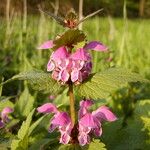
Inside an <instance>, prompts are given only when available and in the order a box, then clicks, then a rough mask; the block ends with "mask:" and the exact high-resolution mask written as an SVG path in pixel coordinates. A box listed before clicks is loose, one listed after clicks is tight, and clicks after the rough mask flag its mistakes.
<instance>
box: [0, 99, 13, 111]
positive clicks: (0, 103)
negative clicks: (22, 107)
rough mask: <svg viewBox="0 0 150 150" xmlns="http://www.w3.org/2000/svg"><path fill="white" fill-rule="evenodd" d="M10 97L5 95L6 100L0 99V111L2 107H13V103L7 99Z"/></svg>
mask: <svg viewBox="0 0 150 150" xmlns="http://www.w3.org/2000/svg"><path fill="white" fill-rule="evenodd" d="M10 98H12V97H7V98H5V99H6V100H2V101H0V112H1V111H2V109H3V108H5V107H11V108H13V107H14V104H13V103H12V102H11V101H9V100H8V99H10Z"/></svg>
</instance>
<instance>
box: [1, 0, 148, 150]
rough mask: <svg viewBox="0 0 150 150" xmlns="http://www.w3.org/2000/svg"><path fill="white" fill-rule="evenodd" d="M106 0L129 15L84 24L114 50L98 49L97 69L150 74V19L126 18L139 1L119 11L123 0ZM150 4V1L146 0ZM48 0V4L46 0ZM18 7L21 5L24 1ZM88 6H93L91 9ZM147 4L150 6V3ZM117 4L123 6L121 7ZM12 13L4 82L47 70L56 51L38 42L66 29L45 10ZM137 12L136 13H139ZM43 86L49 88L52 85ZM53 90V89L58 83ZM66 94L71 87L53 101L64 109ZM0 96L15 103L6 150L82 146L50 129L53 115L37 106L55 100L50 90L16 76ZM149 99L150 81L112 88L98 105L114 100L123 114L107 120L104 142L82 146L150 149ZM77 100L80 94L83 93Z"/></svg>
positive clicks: (5, 22)
mask: <svg viewBox="0 0 150 150" xmlns="http://www.w3.org/2000/svg"><path fill="white" fill-rule="evenodd" d="M92 2H93V3H92V4H91V1H88V0H87V1H85V4H84V7H85V13H86V14H87V13H88V12H89V10H90V11H93V10H95V9H97V8H96V7H98V5H97V4H98V3H99V1H97V0H95V1H92ZM16 3H17V1H16ZM35 3H36V1H30V2H28V5H29V8H30V7H32V6H33V5H35ZM74 3H77V2H76V1H75V2H74ZM101 3H102V4H103V5H102V6H107V8H108V7H110V12H111V13H110V14H113V15H115V16H119V15H120V14H123V16H124V18H112V17H110V16H107V15H105V17H100V18H99V17H95V18H92V19H90V20H88V21H86V22H85V23H84V24H83V31H84V32H85V33H86V34H87V36H88V40H99V41H101V42H102V43H104V44H105V45H107V46H108V47H109V49H110V52H109V53H103V54H102V53H98V52H95V53H93V63H94V68H93V72H98V71H103V70H105V69H107V68H109V67H112V66H116V67H122V68H126V69H131V70H132V71H134V72H138V73H140V74H142V75H143V76H144V77H145V78H149V79H150V61H149V60H150V51H149V48H150V42H149V39H150V34H149V33H150V28H149V24H150V20H149V19H136V20H131V19H128V18H127V17H126V13H125V12H126V11H125V10H128V9H129V7H131V8H132V9H131V10H132V11H133V10H134V9H135V6H136V4H137V2H136V1H132V3H134V4H133V5H131V4H130V3H131V1H127V7H125V8H127V9H125V8H124V13H119V12H123V6H124V5H123V2H122V1H121V2H120V3H118V5H120V7H117V6H116V5H115V4H116V3H114V1H105V2H104V1H101ZM146 3H149V2H148V1H146ZM42 5H45V7H46V4H42ZM60 5H62V3H60ZM72 5H75V4H72ZM93 5H94V6H93ZM4 6H5V5H4ZM12 6H13V4H12ZM15 6H16V7H19V2H18V4H17V5H16V4H15ZM87 6H89V7H91V8H90V9H89V10H87V8H88V7H87ZM92 6H93V7H92ZM147 6H149V5H148V4H147V5H146V7H147ZM114 7H115V8H114ZM4 8H5V7H4ZM116 8H118V9H119V10H118V11H116ZM60 9H62V10H63V9H64V8H63V7H60ZM76 9H77V8H76ZM135 10H138V9H137V8H136V9H135ZM145 11H146V9H145ZM133 12H134V11H133ZM137 12H138V11H137ZM9 13H10V15H9V17H8V18H5V17H3V18H1V24H0V53H1V54H0V79H1V81H3V80H7V79H9V78H11V77H12V76H13V75H15V74H18V73H20V72H23V71H28V70H31V69H33V68H36V69H41V70H43V71H45V70H46V64H47V61H48V59H49V56H50V51H44V50H43V51H39V50H37V47H38V46H39V45H40V44H41V43H42V42H43V41H45V40H48V39H52V38H54V37H56V36H57V34H60V33H62V32H64V29H63V28H62V27H60V26H59V25H56V23H55V22H54V21H52V20H51V19H49V17H47V16H45V15H43V14H42V13H39V15H38V16H35V15H33V14H30V15H28V16H27V18H26V15H25V13H23V14H24V15H21V14H20V13H18V12H17V11H16V12H15V13H13V11H12V10H11V11H10V12H9ZM115 13H118V14H115ZM127 13H130V11H127ZM137 14H138V13H137ZM131 16H132V15H131ZM133 16H136V13H135V12H134V13H133ZM26 19H27V20H26ZM38 75H39V74H37V78H38ZM49 82H51V81H49ZM33 83H34V81H33ZM112 84H113V83H112ZM43 87H44V88H47V87H48V86H43ZM43 87H41V89H42V88H43ZM56 87H57V85H56ZM47 89H48V88H47ZM55 89H57V88H55ZM55 89H54V90H55ZM48 90H53V88H50V89H48ZM52 93H53V91H52ZM66 93H67V91H66V90H65V91H63V94H61V95H59V94H58V95H55V96H56V98H55V99H54V100H53V103H55V104H57V105H58V106H59V107H60V108H61V109H62V110H68V108H69V102H68V96H67V94H66ZM0 96H1V97H0V111H1V110H2V109H3V108H4V107H5V106H11V107H14V108H15V112H14V113H13V116H12V118H13V119H12V121H11V122H10V123H9V124H8V125H7V128H6V130H1V131H0V148H1V149H4V150H5V149H7V147H11V148H12V149H17V148H21V149H29V150H34V149H59V150H63V149H80V148H79V147H78V146H75V147H73V148H72V147H70V145H67V146H61V147H58V146H60V145H59V143H58V141H56V140H54V139H55V138H56V136H57V135H58V133H54V134H50V133H48V132H47V129H48V125H49V119H50V118H51V115H46V116H44V117H41V116H40V114H38V113H37V112H36V111H35V110H33V109H34V108H36V107H38V106H39V105H41V104H43V103H44V102H52V100H51V99H49V93H47V92H45V93H42V92H35V91H33V90H32V89H31V86H30V85H28V84H27V83H26V81H17V80H14V81H13V82H10V83H8V84H6V85H4V86H3V87H1V88H0ZM149 98H150V85H149V84H146V83H142V84H140V83H134V84H133V83H132V84H126V86H125V87H124V88H120V89H118V90H117V91H114V92H112V93H111V95H107V96H106V98H105V99H99V100H96V101H95V102H96V104H95V106H94V107H95V108H96V107H98V106H99V105H103V104H105V105H108V106H109V107H111V109H112V111H113V112H115V113H116V114H117V116H118V118H119V119H118V120H117V121H116V122H113V123H105V124H104V125H103V128H104V129H103V135H102V137H100V141H101V143H99V142H98V141H99V139H97V140H95V141H93V142H92V143H91V145H90V146H89V147H82V148H81V149H90V150H94V149H95V145H98V144H99V147H101V149H108V150H135V149H141V150H148V149H149V148H150V140H149V139H150V119H149V117H150V113H149V109H150V100H149ZM77 100H80V99H79V98H77ZM94 107H93V108H94ZM8 129H9V130H8ZM18 130H19V132H18ZM94 143H96V144H94ZM103 143H104V144H103Z"/></svg>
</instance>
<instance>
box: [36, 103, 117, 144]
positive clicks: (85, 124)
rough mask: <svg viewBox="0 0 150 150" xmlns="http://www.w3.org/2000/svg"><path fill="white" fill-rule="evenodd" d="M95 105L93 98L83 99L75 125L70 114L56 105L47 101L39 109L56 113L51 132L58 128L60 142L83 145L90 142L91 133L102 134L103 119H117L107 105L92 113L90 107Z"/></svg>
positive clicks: (42, 111) (52, 120) (41, 111)
mask: <svg viewBox="0 0 150 150" xmlns="http://www.w3.org/2000/svg"><path fill="white" fill-rule="evenodd" d="M92 105H93V101H91V100H82V101H81V102H80V109H79V112H78V123H77V124H75V125H73V124H72V122H71V119H70V117H69V115H68V114H67V113H66V112H60V111H58V109H57V108H56V106H55V105H53V104H51V103H46V104H44V105H42V106H41V107H38V108H37V110H38V112H40V113H54V116H53V118H52V119H51V124H50V127H49V132H53V131H54V130H55V129H58V130H59V132H60V134H61V137H60V143H62V144H68V143H69V141H70V140H71V141H72V142H74V140H76V142H77V143H78V142H79V144H80V145H82V146H84V145H86V144H89V143H90V134H92V133H93V134H94V135H96V136H101V134H102V127H101V123H102V122H103V121H109V122H111V121H115V120H116V119H117V118H116V116H115V115H114V114H113V113H112V112H111V111H110V110H109V109H108V107H106V106H101V107H99V108H98V109H97V110H95V111H93V112H92V113H90V112H89V111H88V109H89V107H90V106H92Z"/></svg>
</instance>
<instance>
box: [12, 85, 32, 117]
mask: <svg viewBox="0 0 150 150" xmlns="http://www.w3.org/2000/svg"><path fill="white" fill-rule="evenodd" d="M34 101H35V99H34V97H33V96H32V95H31V94H30V93H29V89H28V87H27V86H25V89H24V91H23V92H22V93H21V95H20V97H19V99H18V101H17V103H16V105H15V111H17V113H18V114H19V115H20V116H28V114H29V113H30V112H31V110H32V109H33V105H34Z"/></svg>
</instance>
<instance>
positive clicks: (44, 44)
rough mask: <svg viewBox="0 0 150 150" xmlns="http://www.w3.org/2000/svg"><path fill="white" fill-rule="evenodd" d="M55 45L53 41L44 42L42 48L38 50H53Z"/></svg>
mask: <svg viewBox="0 0 150 150" xmlns="http://www.w3.org/2000/svg"><path fill="white" fill-rule="evenodd" d="M53 47H54V44H53V40H50V41H46V42H44V43H43V44H42V45H41V46H39V47H38V49H39V50H40V49H49V48H53Z"/></svg>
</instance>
